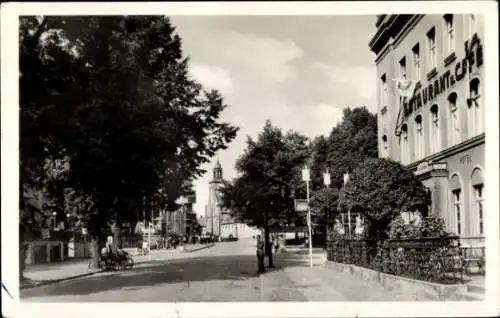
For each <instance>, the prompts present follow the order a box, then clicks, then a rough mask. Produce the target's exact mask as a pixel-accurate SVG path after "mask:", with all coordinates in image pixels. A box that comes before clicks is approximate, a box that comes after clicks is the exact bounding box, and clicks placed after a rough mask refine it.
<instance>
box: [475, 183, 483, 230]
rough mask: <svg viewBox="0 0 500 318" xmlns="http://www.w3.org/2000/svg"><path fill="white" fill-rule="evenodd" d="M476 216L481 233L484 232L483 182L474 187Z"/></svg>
mask: <svg viewBox="0 0 500 318" xmlns="http://www.w3.org/2000/svg"><path fill="white" fill-rule="evenodd" d="M473 188H474V217H475V218H476V219H477V229H478V232H479V234H484V223H483V212H484V210H483V206H484V205H483V192H484V191H483V188H484V185H483V184H476V185H475V186H474V187H473Z"/></svg>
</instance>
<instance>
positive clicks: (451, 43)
mask: <svg viewBox="0 0 500 318" xmlns="http://www.w3.org/2000/svg"><path fill="white" fill-rule="evenodd" d="M444 23H445V26H446V28H445V32H446V34H445V39H446V48H447V50H448V54H451V53H453V52H454V51H455V26H454V23H453V14H445V15H444Z"/></svg>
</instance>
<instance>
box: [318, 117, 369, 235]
mask: <svg viewBox="0 0 500 318" xmlns="http://www.w3.org/2000/svg"><path fill="white" fill-rule="evenodd" d="M377 154H378V151H377V117H376V115H373V114H371V113H370V112H369V111H368V109H367V108H366V107H358V108H354V109H350V108H346V109H345V110H344V113H343V119H342V122H341V123H339V124H338V125H337V126H335V127H334V128H333V129H332V131H331V133H330V135H329V136H328V137H324V136H319V137H317V138H316V139H315V140H314V141H313V144H312V160H311V187H312V190H313V191H312V194H311V209H312V211H311V212H312V214H313V219H314V220H315V222H313V225H314V226H315V227H316V229H317V230H319V231H321V232H323V233H325V232H326V227H327V225H328V224H330V222H331V221H333V218H332V217H333V216H334V215H335V214H336V213H339V211H338V209H337V204H336V201H337V199H338V191H339V190H340V188H341V187H342V186H343V174H344V173H346V172H352V171H353V170H354V169H355V167H356V166H357V165H358V164H360V163H361V162H363V161H364V160H365V159H367V158H377ZM326 171H328V172H329V174H330V176H331V185H330V186H329V189H327V188H326V187H325V185H324V183H323V173H324V172H326Z"/></svg>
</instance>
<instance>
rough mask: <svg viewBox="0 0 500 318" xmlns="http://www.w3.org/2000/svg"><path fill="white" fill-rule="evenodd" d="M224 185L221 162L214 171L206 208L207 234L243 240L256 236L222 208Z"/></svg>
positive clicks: (254, 232)
mask: <svg viewBox="0 0 500 318" xmlns="http://www.w3.org/2000/svg"><path fill="white" fill-rule="evenodd" d="M223 184H224V179H223V174H222V166H221V164H220V162H219V161H217V163H216V164H215V167H214V169H213V179H212V181H210V184H209V196H208V205H206V206H205V218H204V221H205V224H206V232H207V233H211V234H213V235H215V236H218V237H221V238H243V237H252V236H254V235H256V233H257V230H256V229H254V228H252V227H249V226H248V225H246V224H244V223H240V222H237V221H236V220H235V219H234V218H233V217H231V214H230V211H227V210H226V209H224V208H223V207H222V202H221V197H220V192H219V190H220V188H221V187H222V186H223Z"/></svg>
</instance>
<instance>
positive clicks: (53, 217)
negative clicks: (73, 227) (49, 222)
mask: <svg viewBox="0 0 500 318" xmlns="http://www.w3.org/2000/svg"><path fill="white" fill-rule="evenodd" d="M52 219H53V220H54V230H55V229H56V227H57V212H52Z"/></svg>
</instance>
